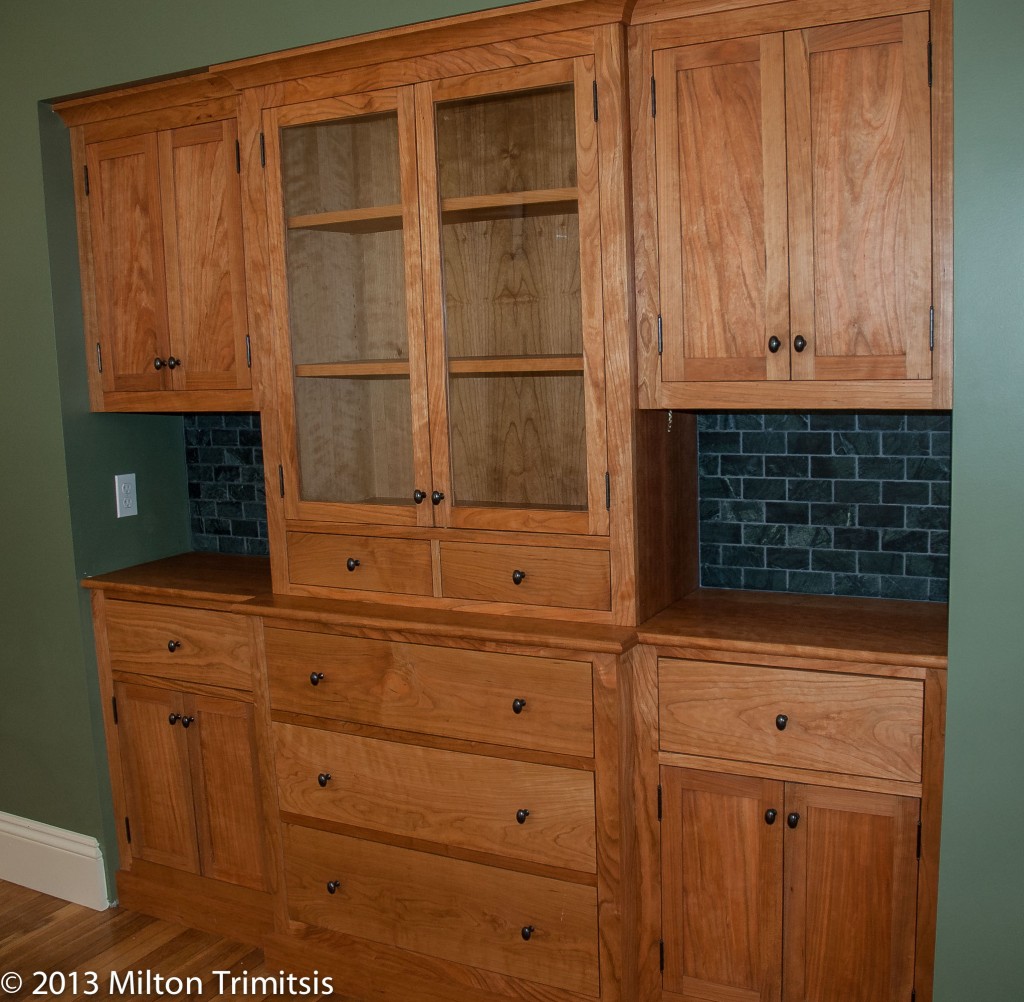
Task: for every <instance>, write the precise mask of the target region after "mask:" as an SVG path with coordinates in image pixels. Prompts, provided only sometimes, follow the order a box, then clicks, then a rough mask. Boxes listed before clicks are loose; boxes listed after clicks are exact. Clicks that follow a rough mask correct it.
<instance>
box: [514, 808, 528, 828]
mask: <svg viewBox="0 0 1024 1002" xmlns="http://www.w3.org/2000/svg"><path fill="white" fill-rule="evenodd" d="M529 816H530V812H529V811H528V810H527V809H526V808H525V807H520V808H519V810H518V811H516V821H518V822H519V824H521V825H525V824H526V819H527V818H528V817H529Z"/></svg>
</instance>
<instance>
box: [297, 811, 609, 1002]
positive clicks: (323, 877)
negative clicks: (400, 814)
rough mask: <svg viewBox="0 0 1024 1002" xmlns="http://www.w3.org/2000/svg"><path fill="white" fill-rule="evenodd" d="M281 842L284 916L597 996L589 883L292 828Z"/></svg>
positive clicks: (593, 906)
mask: <svg viewBox="0 0 1024 1002" xmlns="http://www.w3.org/2000/svg"><path fill="white" fill-rule="evenodd" d="M284 841H285V853H284V855H285V880H286V884H287V892H288V910H289V914H290V916H291V917H292V918H293V919H296V920H298V921H300V922H307V923H309V924H311V925H317V926H322V927H325V928H327V929H334V930H336V931H338V932H343V933H347V934H349V935H352V936H358V937H361V938H363V939H369V940H372V941H373V942H376V943H384V944H387V945H389V946H394V947H398V948H400V949H403V950H411V951H413V952H415V953H422V954H428V955H430V956H434V957H440V958H443V959H445V960H450V961H455V962H458V963H462V964H469V965H471V966H473V967H480V968H483V969H485V970H488V971H496V972H498V973H501V974H507V975H511V976H513V977H515V978H522V979H524V980H528V981H536V982H540V983H542V984H545V985H553V986H556V987H558V988H564V989H568V990H570V991H576V992H581V993H584V994H588V995H597V994H598V986H599V979H598V940H597V892H596V890H595V889H594V888H593V887H586V886H581V885H578V884H571V883H565V882H563V881H560V880H552V879H550V878H548V877H538V876H534V875H532V874H526V873H515V872H511V871H508V870H501V869H498V868H496V867H491V866H483V865H481V864H479V863H469V862H466V861H464V860H458V859H446V858H444V857H442V856H434V855H431V854H429V853H422V852H415V851H413V850H411V849H402V848H398V847H395V846H389V845H380V844H378V843H376V842H368V841H364V840H362V839H355V838H348V837H346V836H343V835H334V834H330V833H328V832H321V831H315V830H312V829H308V828H302V827H299V826H296V825H286V826H285V840H284ZM328 885H330V886H332V887H333V888H334V891H333V893H331V892H330V891H329V890H328ZM524 930H527V932H528V936H529V938H528V939H527V938H524Z"/></svg>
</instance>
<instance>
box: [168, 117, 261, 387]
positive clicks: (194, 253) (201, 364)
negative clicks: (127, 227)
mask: <svg viewBox="0 0 1024 1002" xmlns="http://www.w3.org/2000/svg"><path fill="white" fill-rule="evenodd" d="M236 137H237V128H236V125H235V122H234V121H233V120H224V121H219V122H208V123H204V124H202V125H191V126H185V127H183V128H178V129H169V130H167V131H164V132H161V133H160V134H159V150H160V185H161V195H162V201H163V211H164V229H163V232H164V245H165V248H166V252H167V257H166V260H167V269H166V271H167V275H166V278H167V292H168V295H167V312H168V319H169V327H170V349H169V351H170V354H171V355H172V356H173V358H174V359H175V362H176V364H175V366H174V368H173V369H172V370H171V384H172V386H173V387H174V388H175V389H178V390H224V389H228V390H229V389H244V388H246V387H248V386H250V385H251V380H250V375H249V374H250V370H249V367H248V352H247V350H246V330H247V324H246V313H245V265H244V261H243V256H242V213H241V201H240V194H239V180H238V169H237V162H238V161H237V159H236V158H237V152H236V146H235V141H236ZM164 357H165V358H166V356H164ZM150 364H151V365H152V359H150Z"/></svg>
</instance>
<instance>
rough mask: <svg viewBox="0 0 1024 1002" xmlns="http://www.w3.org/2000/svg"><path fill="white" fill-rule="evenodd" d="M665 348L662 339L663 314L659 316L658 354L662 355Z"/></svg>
mask: <svg viewBox="0 0 1024 1002" xmlns="http://www.w3.org/2000/svg"><path fill="white" fill-rule="evenodd" d="M664 347H665V345H664V342H663V341H662V338H661V314H660V313H659V314H658V354H659V355H660V354H661V352H662V349H663V348H664Z"/></svg>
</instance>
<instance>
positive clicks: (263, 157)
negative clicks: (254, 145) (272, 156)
mask: <svg viewBox="0 0 1024 1002" xmlns="http://www.w3.org/2000/svg"><path fill="white" fill-rule="evenodd" d="M260 166H261V167H266V166H267V140H266V138H265V137H264V135H263V133H262V132H261V133H260Z"/></svg>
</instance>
